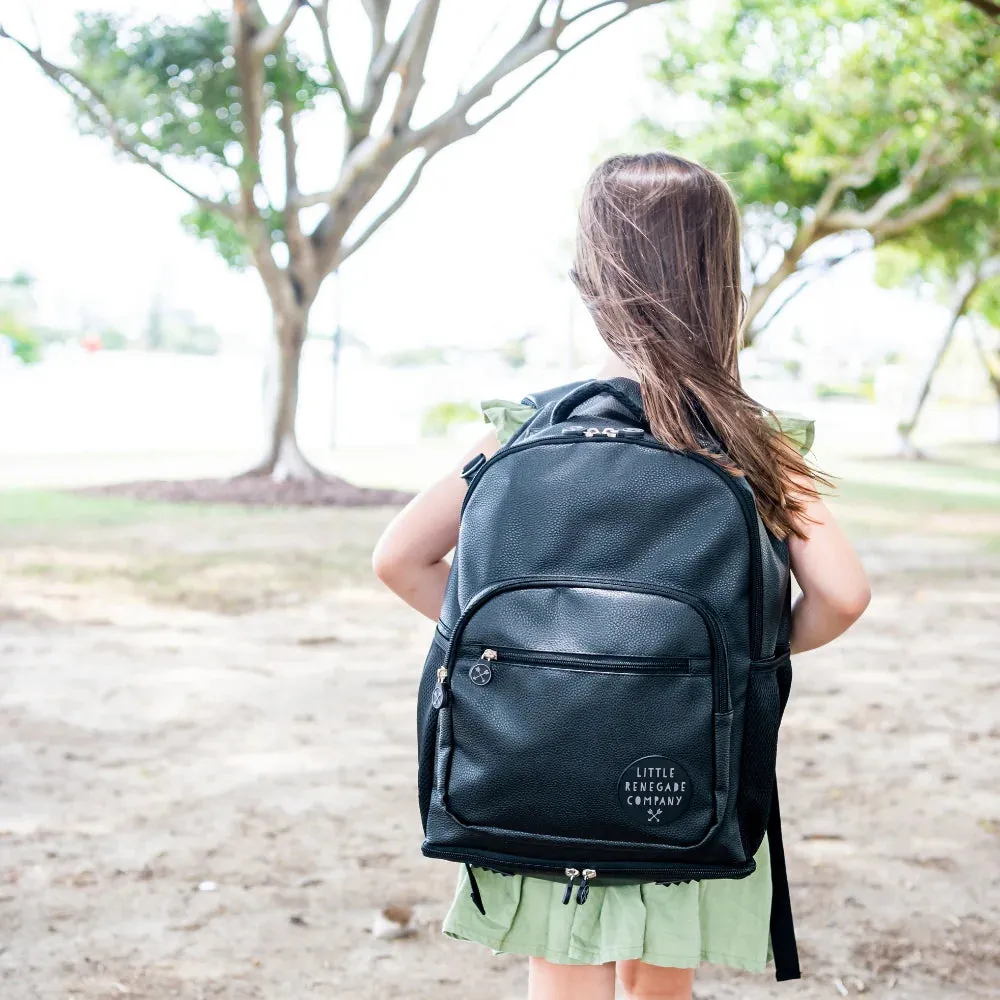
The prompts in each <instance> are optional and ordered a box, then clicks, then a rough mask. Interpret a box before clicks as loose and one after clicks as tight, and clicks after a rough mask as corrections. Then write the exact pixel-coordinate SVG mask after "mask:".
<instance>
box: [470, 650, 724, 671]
mask: <svg viewBox="0 0 1000 1000" xmlns="http://www.w3.org/2000/svg"><path fill="white" fill-rule="evenodd" d="M479 648H480V647H479V646H462V647H460V648H459V651H458V658H459V659H465V658H466V657H468V656H476V655H478V656H480V658H481V659H486V660H492V661H494V662H500V663H515V664H521V665H525V666H535V665H536V664H537V665H539V666H554V667H576V668H577V669H580V670H584V671H585V670H586V669H587V666H582V667H581V666H580V664H587V665H588V666H590V665H593V666H595V667H622V668H624V669H625V670H628V671H631V672H633V673H645V672H647V671H648V672H651V673H655V672H658V671H660V670H663V671H667V670H689V669H690V668H691V666H692V662H693V661H694V662H697V661H698V660H706V659H708V657H704V656H702V657H698V656H619V655H616V654H611V653H556V652H552V651H550V650H540V649H514V648H512V647H510V646H496V647H491V648H488V649H485V650H483V652H482V653H478V650H479ZM487 654H492V655H490V656H487Z"/></svg>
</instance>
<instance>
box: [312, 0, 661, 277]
mask: <svg viewBox="0 0 1000 1000" xmlns="http://www.w3.org/2000/svg"><path fill="white" fill-rule="evenodd" d="M371 2H372V3H374V2H375V0H371ZM550 2H553V0H550ZM663 2H664V0H600V2H597V3H592V4H590V5H589V6H588V7H586V8H584V9H583V10H582V11H580V12H579V13H577V14H574V15H573V17H571V18H568V19H567V18H563V17H562V7H563V4H562V3H561V2H558V0H556V2H555V9H554V15H553V21H552V23H550V24H549V25H544V24H542V21H541V17H542V14H543V13H544V9H545V8H544V4H536V5H535V8H534V10H535V15H534V16H533V17H532V18H531V20H530V22H529V25H528V28H527V29H526V30H525V32H524V33H523V34H522V35H521V37H520V38H519V39H518V41H517V42H515V43H514V45H512V46H511V48H510V49H508V50H507V52H506V53H504V55H503V56H501V58H500V59H499V60H498V61H497V62H496V63H495V64H494V66H493V67H492V68H491V69H489V70H488V71H487V72H486V73H485V74H484V75H483V76H482V77H481V78H480V79H479V80H478V81H477V82H475V83H474V84H472V85H471V86H470V87H469V88H468V89H467V90H464V91H461V92H460V93H459V94H458V96H457V97H456V98H455V100H454V102H453V103H452V106H451V107H450V108H448V109H447V110H446V111H444V112H443V113H442V114H440V115H438V116H437V117H436V118H434V119H433V120H432V121H431V122H429V123H428V124H426V125H424V126H422V127H421V128H419V129H415V130H414V129H411V128H410V127H409V122H410V115H411V114H412V111H413V107H414V105H415V104H416V100H417V97H418V96H419V93H420V89H421V87H422V86H423V82H424V81H423V72H424V66H425V63H426V59H427V52H428V49H429V47H430V40H431V35H432V33H433V28H434V25H435V23H436V19H437V14H438V10H439V7H440V2H439V0H419V2H418V3H417V6H416V7H415V8H414V10H413V13H412V14H411V16H410V19H409V21H408V23H407V26H406V28H405V29H404V31H403V33H402V35H401V36H400V41H399V42H398V45H399V52H398V57H397V58H396V60H395V62H394V64H393V68H394V70H395V71H396V72H397V73H399V75H400V78H401V85H400V95H399V98H398V99H397V101H396V104H395V107H394V109H393V114H392V117H391V120H390V124H389V127H388V128H387V129H386V131H385V132H383V133H382V134H379V135H373V134H370V132H369V131H368V129H370V118H369V119H367V124H366V125H365V129H366V131H365V133H364V135H363V136H361V137H359V138H358V141H357V143H356V145H353V146H351V147H350V150H349V152H348V155H347V156H346V157H345V159H344V163H343V166H342V168H341V173H340V176H339V178H338V179H337V183H336V184H335V185H334V187H333V188H332V189H331V190H330V192H329V199H328V203H329V205H330V208H329V211H328V212H327V213H326V215H325V216H324V217H323V219H321V220H320V222H319V224H318V225H317V227H316V229H315V230H314V232H313V234H312V237H311V238H312V241H313V244H314V246H315V247H316V250H317V259H318V262H319V266H320V267H321V268H323V267H334V266H336V265H337V263H338V262H339V261H340V260H341V259H343V256H342V254H341V246H340V243H341V241H342V240H343V239H344V236H345V234H346V232H347V230H348V229H349V228H350V226H351V224H352V222H353V221H354V219H355V218H356V217H357V215H358V213H359V212H360V211H361V210H362V209H363V208H364V206H365V205H366V204H368V202H369V201H370V199H371V198H372V197H374V196H375V194H377V192H378V191H379V189H380V188H381V186H382V184H383V183H385V180H386V178H387V177H388V175H389V173H390V172H391V171H392V168H393V167H394V166H395V165H396V164H397V163H399V161H400V160H402V159H403V157H405V156H406V155H407V154H409V153H411V152H413V151H414V150H416V149H418V148H420V147H423V148H424V149H425V151H427V154H426V155H425V160H424V161H423V162H424V163H426V160H427V159H429V153H430V151H431V150H433V151H434V153H436V152H438V151H439V150H440V149H443V148H445V147H446V146H449V145H451V144H452V143H454V142H457V141H458V140H460V139H462V138H464V137H465V136H469V135H472V134H473V133H475V132H477V131H479V129H481V128H483V126H484V125H486V124H487V122H489V121H492V120H493V119H494V118H496V117H497V115H499V114H500V113H502V112H503V111H505V110H506V109H507V108H509V107H510V106H511V105H512V104H513V103H514V102H515V101H516V100H517V99H518V98H520V97H521V96H522V95H523V94H524V93H526V92H527V91H528V90H529V89H530V88H531V87H532V86H534V84H535V83H537V82H538V81H539V80H540V79H541V78H542V77H543V76H544V75H545V74H546V73H548V72H549V71H550V70H551V68H552V65H554V64H555V63H556V62H558V61H560V60H561V59H562V58H564V57H565V56H566V55H568V54H569V53H570V52H572V51H573V50H574V49H576V48H578V47H579V46H580V45H582V44H584V43H585V42H587V41H589V40H590V39H591V38H593V37H594V36H595V35H596V34H598V33H599V32H601V31H603V30H604V29H605V28H607V27H609V26H610V25H611V24H614V23H615V22H617V21H619V20H621V19H622V18H623V17H626V16H627V15H628V14H630V13H632V12H633V11H635V10H638V9H640V8H642V7H650V6H653V5H654V4H658V3H663ZM612 6H619V7H621V9H620V10H619V11H617V13H615V14H614V15H613V16H610V17H608V18H606V19H605V20H604V21H603V22H602V23H600V24H598V25H596V26H595V27H594V28H593V29H591V30H590V31H587V32H586V33H585V34H584V35H583V36H582V37H580V38H578V39H577V40H576V41H575V42H573V43H571V44H569V45H566V46H560V45H559V39H560V36H561V35H562V33H563V31H564V30H565V29H566V28H567V27H568V26H569V25H571V24H575V23H576V22H577V21H579V20H580V19H581V18H584V17H586V16H588V15H590V14H593V13H594V12H595V11H599V10H602V9H604V8H606V7H612ZM548 51H552V52H554V53H555V56H554V58H553V63H552V65H549V66H547V67H545V68H543V69H542V70H541V71H539V72H538V73H536V74H535V76H534V77H533V78H532V79H531V80H530V81H528V83H527V84H525V85H524V86H521V87H520V88H519V89H518V90H517V92H516V93H515V94H514V95H513V96H512V97H509V98H507V99H506V100H505V101H504V102H503V104H502V105H501V106H500V107H499V108H497V109H494V110H493V111H492V112H491V113H490V114H488V115H487V116H486V117H485V118H484V119H482V120H481V121H478V122H476V123H474V124H470V123H469V121H468V120H467V118H466V115H467V114H468V112H469V110H470V109H471V108H472V107H474V106H475V105H476V104H477V103H479V101H481V100H483V99H484V98H486V97H489V96H490V94H491V93H492V92H493V89H494V87H495V86H496V85H497V84H498V83H499V82H500V81H501V80H503V79H504V78H505V77H507V76H509V75H510V74H511V73H513V72H514V71H515V70H517V69H519V68H520V67H522V66H524V65H526V64H527V63H529V62H531V60H532V59H535V58H536V57H538V56H540V55H542V54H544V53H545V52H548ZM365 113H366V114H367V109H366V112H365ZM421 169H422V168H421ZM414 183H415V182H414ZM406 197H408V194H407V195H406ZM404 200H405V197H404V198H402V199H400V200H399V204H402V201H404ZM397 207H398V206H397ZM390 208H392V206H390ZM392 210H394V209H392ZM389 214H391V211H390V212H389ZM388 217H389V216H388V215H386V218H388ZM382 221H384V220H381V221H379V225H381V224H382ZM369 236H370V234H364V236H363V238H364V239H366V240H367V239H368V238H369ZM359 245H360V243H356V244H355V245H353V246H352V247H351V248H350V252H352V253H353V252H355V251H356V250H357V249H358V246H359Z"/></svg>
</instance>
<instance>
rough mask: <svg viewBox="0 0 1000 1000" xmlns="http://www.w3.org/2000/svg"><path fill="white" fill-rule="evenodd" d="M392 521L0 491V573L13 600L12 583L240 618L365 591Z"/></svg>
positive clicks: (358, 514) (346, 513) (372, 511)
mask: <svg viewBox="0 0 1000 1000" xmlns="http://www.w3.org/2000/svg"><path fill="white" fill-rule="evenodd" d="M390 514H391V511H387V510H385V509H379V508H350V509H335V508H308V509H306V508H280V507H272V508H260V507H240V506H235V505H229V504H166V503H150V502H146V501H142V500H128V499H120V498H104V497H85V496H78V495H75V494H72V493H60V492H55V491H17V492H9V493H0V549H2V564H0V577H2V578H4V580H5V582H6V584H7V589H8V590H9V591H10V592H15V591H16V589H17V582H18V581H20V583H21V584H23V585H26V586H28V587H31V588H33V589H39V588H41V589H43V590H58V591H59V592H61V593H63V592H65V591H66V589H67V588H68V589H69V590H70V591H72V592H80V591H90V592H93V591H95V590H96V591H99V592H100V593H101V594H102V595H104V594H106V595H109V596H111V597H113V596H114V595H120V596H122V597H133V598H139V599H142V600H145V601H149V602H152V603H157V604H169V605H176V606H181V607H188V608H195V609H199V610H205V611H212V612H216V613H222V614H241V613H244V612H248V611H253V610H257V609H261V608H267V607H277V606H287V605H290V604H297V603H300V602H303V601H305V600H308V599H311V598H312V597H314V596H315V595H316V594H318V593H322V592H324V591H328V590H334V589H337V588H339V587H343V586H359V585H371V584H373V583H374V579H373V577H372V573H371V568H370V559H371V550H372V547H373V546H374V544H375V540H376V539H377V538H378V535H379V533H380V532H381V531H382V528H383V527H384V526H385V523H386V521H387V520H388V518H389V516H390Z"/></svg>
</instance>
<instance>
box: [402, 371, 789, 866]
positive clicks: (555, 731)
mask: <svg viewBox="0 0 1000 1000" xmlns="http://www.w3.org/2000/svg"><path fill="white" fill-rule="evenodd" d="M528 399H529V401H531V402H534V403H535V404H536V405H537V406H538V410H537V413H536V414H535V416H534V417H533V418H532V419H531V420H530V421H528V422H527V423H526V424H525V425H524V427H523V428H522V429H521V431H520V432H519V433H518V434H517V435H515V437H514V438H512V439H511V441H510V442H508V444H507V445H505V446H504V447H503V448H502V449H500V451H499V452H497V453H496V454H495V455H494V456H493V457H492V458H491V459H490V460H489V461H488V462H486V463H485V464H483V465H481V466H479V467H478V469H477V470H475V472H474V474H473V475H472V476H471V482H470V484H469V489H468V493H467V496H466V502H465V505H464V508H463V513H462V523H461V528H460V532H459V540H458V545H457V548H456V551H455V556H454V560H453V563H452V568H451V573H450V576H449V579H448V585H447V588H446V595H445V601H444V606H443V610H442V614H441V619H440V621H439V623H438V628H437V630H436V632H435V636H434V640H433V642H432V645H431V649H430V651H429V652H428V656H427V659H426V661H425V665H424V672H423V676H422V679H421V684H420V690H419V692H418V752H419V782H418V783H419V794H420V807H421V818H422V820H423V822H424V831H425V841H424V851H425V853H428V854H429V855H431V856H438V857H450V858H453V859H454V860H463V861H468V862H469V863H472V864H483V863H484V858H486V859H489V858H497V857H499V858H500V859H502V860H500V861H493V862H491V865H492V866H493V867H495V868H496V869H497V870H502V871H521V872H523V873H527V874H542V875H545V874H552V873H556V874H557V873H558V872H559V871H560V870H561V869H562V868H564V867H576V868H581V869H582V867H584V865H582V864H578V863H577V862H584V861H585V862H587V864H586V867H590V868H594V869H596V870H597V871H598V872H600V870H601V866H602V864H603V865H604V866H605V870H606V871H610V869H608V868H607V866H609V865H610V866H612V868H614V877H615V880H616V881H623V880H624V881H629V880H631V881H669V880H671V879H672V878H681V879H684V878H690V877H697V878H702V877H734V876H738V875H745V874H746V873H747V871H748V870H749V869H748V865H752V855H753V851H754V850H756V846H755V842H756V844H759V837H758V833H760V835H761V836H762V832H760V831H761V822H762V820H763V822H764V823H766V818H767V817H766V814H763V815H762V811H761V806H760V803H761V802H763V801H764V796H765V795H766V794H767V792H768V790H769V789H770V783H769V782H773V772H774V756H775V744H776V734H777V727H778V723H779V722H780V715H781V707H782V705H783V700H781V699H779V698H778V691H777V687H776V684H777V681H776V678H777V677H778V676H779V664H784V665H787V655H785V656H784V658H783V659H782V654H781V651H780V647H781V645H782V643H783V642H784V641H787V631H788V601H787V592H788V582H789V574H788V552H787V546H786V545H784V543H783V542H780V541H778V540H777V539H774V538H772V537H771V536H770V535H769V533H768V532H767V530H766V529H765V528H764V526H763V524H762V523H761V522H760V520H759V518H758V517H757V516H756V512H755V510H754V509H753V506H752V494H750V493H749V486H748V485H747V483H746V481H745V479H742V478H740V477H733V476H730V475H729V474H728V473H725V472H723V473H721V474H720V472H719V471H718V470H717V467H713V466H710V465H708V464H706V462H705V461H703V460H698V459H696V458H694V457H692V456H689V455H687V454H684V453H678V452H674V451H671V450H669V449H666V448H664V447H662V446H660V445H659V444H658V443H657V442H656V441H655V440H654V439H653V438H652V437H651V435H650V434H649V433H648V428H647V427H646V425H645V422H644V420H642V419H641V396H640V393H639V387H638V385H637V383H635V382H633V381H632V380H630V379H611V380H608V381H607V382H599V381H592V382H588V383H574V384H573V385H571V386H567V387H562V388H561V389H557V390H548V391H546V392H544V393H539V394H535V396H534V397H528ZM637 409H638V413H637ZM566 428H569V430H566ZM588 428H596V430H597V433H590V434H587V433H586V432H587V429H588ZM606 431H611V432H612V433H606ZM629 431H631V433H629ZM741 493H742V495H741ZM747 501H749V505H748V503H747ZM483 650H492V651H494V652H497V653H498V656H496V657H492V658H491V659H490V660H489V668H490V669H489V671H484V670H476V671H473V673H474V676H475V678H476V681H474V680H473V679H472V677H470V670H472V668H473V667H474V666H475V665H476V663H477V662H478V661H479V657H480V655H481V654H482V653H483ZM776 651H777V652H778V656H777V657H776V655H775V654H776ZM442 666H444V667H446V668H447V673H448V679H447V682H446V684H447V697H446V699H445V701H444V705H443V707H442V708H441V709H440V710H437V709H435V708H434V706H433V703H432V697H431V696H432V693H433V690H434V687H435V684H436V671H437V670H438V668H439V667H442ZM782 676H783V675H782ZM751 678H752V683H751ZM785 693H786V694H787V691H786V692H785ZM646 757H650V758H651V759H655V760H657V761H659V762H660V763H658V764H657V767H659V768H660V770H659V771H658V772H655V773H654V774H653V775H652V777H651V778H649V779H648V782H646V783H644V784H643V785H642V786H641V789H642V790H641V793H639V794H641V795H642V796H643V798H642V799H641V803H640V804H641V808H640V807H639V806H634V807H630V808H628V809H627V808H625V807H624V806H623V805H622V800H621V799H620V797H619V780H620V779H621V778H622V775H623V773H624V772H625V771H626V769H627V768H628V767H629V766H630V765H632V764H633V762H635V761H639V760H641V759H643V758H646ZM664 761H665V762H666V763H664ZM671 762H672V763H675V764H676V765H677V767H676V769H675V775H674V779H673V782H672V783H671V780H670V779H669V778H668V777H664V776H665V775H666V774H667V771H668V770H669V764H670V763H671ZM682 774H683V775H684V776H685V780H686V782H687V784H686V785H685V788H684V790H683V791H682V792H675V790H674V785H676V784H677V776H678V775H682ZM645 781H646V779H644V782H645ZM743 784H745V785H746V787H745V788H741V785H743ZM636 787H637V788H638V787H639V786H638V785H637V786H636ZM744 793H745V794H744ZM673 794H683V795H685V796H688V797H687V798H685V799H684V807H683V808H682V809H679V808H675V807H674V800H670V803H671V804H668V803H667V800H666V798H663V796H666V795H673ZM658 810H659V811H658ZM644 817H645V821H644ZM741 823H742V825H743V827H745V829H744V828H741ZM750 848H752V849H750ZM477 859H478V860H477ZM615 866H617V867H615ZM631 866H635V867H634V868H632V867H631ZM599 881H600V879H599V878H598V882H599Z"/></svg>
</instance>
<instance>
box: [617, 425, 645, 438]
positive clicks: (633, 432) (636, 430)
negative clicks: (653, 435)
mask: <svg viewBox="0 0 1000 1000" xmlns="http://www.w3.org/2000/svg"><path fill="white" fill-rule="evenodd" d="M618 433H619V434H624V435H625V436H626V437H642V435H643V434H645V433H646V432H645V431H644V430H643V429H642V428H641V427H619V428H618Z"/></svg>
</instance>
